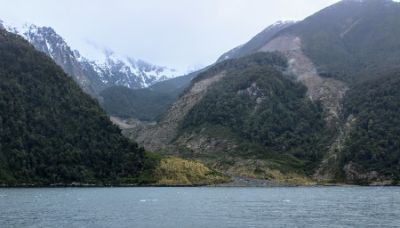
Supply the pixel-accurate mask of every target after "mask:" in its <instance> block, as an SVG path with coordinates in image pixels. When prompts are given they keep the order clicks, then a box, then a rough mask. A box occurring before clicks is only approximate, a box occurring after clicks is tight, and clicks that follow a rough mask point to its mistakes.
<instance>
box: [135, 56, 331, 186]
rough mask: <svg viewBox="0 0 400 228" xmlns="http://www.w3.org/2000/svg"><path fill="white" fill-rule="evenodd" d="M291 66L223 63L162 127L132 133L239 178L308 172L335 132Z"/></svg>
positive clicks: (273, 61) (197, 82) (279, 61)
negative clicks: (242, 175)
mask: <svg viewBox="0 0 400 228" xmlns="http://www.w3.org/2000/svg"><path fill="white" fill-rule="evenodd" d="M286 69H287V60H286V59H285V58H284V57H283V56H281V55H278V54H274V53H258V54H255V55H251V56H248V57H244V58H241V59H237V60H229V61H225V62H221V63H219V64H216V65H215V66H214V67H211V68H210V69H209V70H207V71H205V72H203V73H201V74H199V76H198V77H196V78H195V79H194V80H193V81H192V85H191V86H190V87H189V88H188V89H187V90H186V92H185V93H184V94H183V95H182V96H181V97H180V98H179V99H178V101H177V102H176V103H175V104H174V105H173V106H172V107H171V109H170V110H169V112H168V113H167V114H166V115H165V116H164V118H163V119H162V120H161V121H160V123H159V124H158V125H156V126H150V127H147V128H146V127H145V128H142V129H139V130H138V129H135V130H136V132H135V130H133V132H131V133H130V134H131V136H132V137H134V138H136V139H137V140H138V142H140V143H143V144H144V145H146V147H147V148H150V149H152V150H155V151H164V153H167V154H175V155H176V154H178V155H180V156H184V157H190V158H195V159H200V160H202V161H204V162H206V164H209V165H211V166H212V167H215V168H217V169H219V170H222V171H225V172H230V173H231V174H233V175H239V173H242V171H243V170H246V171H243V172H247V174H248V175H250V176H256V177H262V178H271V177H272V176H279V175H281V174H282V173H284V175H289V173H291V174H299V175H300V176H305V175H309V174H311V173H312V171H313V170H314V169H315V167H316V165H317V164H318V161H319V160H320V159H321V157H322V154H321V151H322V150H321V148H323V146H325V145H326V143H327V140H328V139H327V137H326V136H327V135H328V133H327V134H324V133H326V130H325V121H324V118H323V115H322V113H323V110H322V108H321V106H320V105H319V103H318V102H317V103H314V102H312V101H311V100H310V99H308V97H307V96H306V92H307V90H306V87H304V86H303V85H301V84H300V83H298V82H295V81H293V80H292V78H291V77H293V76H292V75H290V74H286V73H283V72H285V71H286ZM234 166H237V167H239V166H240V167H242V168H240V170H239V169H237V170H232V169H231V167H234ZM241 170H242V171H241ZM231 171H232V172H231ZM277 173H281V174H279V175H278V174H277ZM284 175H283V176H284Z"/></svg>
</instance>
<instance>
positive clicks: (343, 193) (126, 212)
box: [0, 187, 400, 228]
mask: <svg viewBox="0 0 400 228" xmlns="http://www.w3.org/2000/svg"><path fill="white" fill-rule="evenodd" d="M0 227H2V228H3V227H5V228H7V227H96V228H97V227H107V228H108V227H139V228H140V227H166V228H169V227H171V228H172V227H173V228H175V227H177V228H179V227H400V188H399V187H311V188H307V187H298V188H150V187H149V188H9V189H7V188H4V189H0Z"/></svg>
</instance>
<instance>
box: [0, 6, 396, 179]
mask: <svg viewBox="0 0 400 228" xmlns="http://www.w3.org/2000/svg"><path fill="white" fill-rule="evenodd" d="M399 38H400V3H398V2H395V1H392V0H363V1H358V0H343V1H340V2H338V3H336V4H334V5H332V6H329V7H327V8H325V9H323V10H321V11H319V12H317V13H315V14H313V15H311V16H309V17H307V18H306V19H304V20H302V21H297V22H278V23H275V24H273V25H270V26H268V27H267V28H266V29H265V30H263V31H261V32H260V33H259V34H257V35H256V36H255V37H254V38H253V39H251V40H250V41H248V42H247V43H245V44H243V45H240V46H238V47H236V48H233V49H232V50H230V51H227V52H226V53H224V54H222V55H221V57H220V58H219V59H218V60H217V61H216V62H215V63H214V64H212V65H210V66H207V67H205V68H203V69H200V70H198V71H195V72H191V73H189V74H186V75H183V74H180V73H178V72H176V71H175V70H173V69H170V68H168V67H161V66H157V65H154V64H150V63H146V62H144V61H142V60H137V59H135V58H132V57H120V56H117V55H116V54H112V53H109V55H107V56H106V57H105V60H104V62H99V61H97V62H96V61H92V60H89V59H87V58H85V57H83V56H81V55H80V54H79V52H78V51H74V50H73V49H72V48H71V47H69V46H68V44H67V43H66V42H65V41H64V40H63V38H62V37H61V36H59V35H58V34H57V33H56V32H55V31H54V30H53V29H52V28H48V27H37V26H34V25H32V26H28V27H25V30H24V29H22V28H19V29H18V28H15V27H12V26H11V27H10V26H7V25H0V51H1V52H0V76H1V79H2V80H1V82H0V88H1V90H0V136H1V138H0V140H1V141H0V185H4V186H14V185H16V186H20V185H73V184H76V185H80V184H88V185H165V186H175V185H178V186H181V185H189V186H191V185H224V186H226V185H233V186H238V185H240V186H242V185H245V186H246V185H250V186H271V185H273V186H280V185H317V184H327V185H330V184H359V185H398V184H399V180H400V117H399V115H398V114H399V112H400V89H399V88H400V39H399ZM117 126H118V127H119V128H118V127H117Z"/></svg>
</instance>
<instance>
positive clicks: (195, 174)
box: [139, 152, 230, 186]
mask: <svg viewBox="0 0 400 228" xmlns="http://www.w3.org/2000/svg"><path fill="white" fill-rule="evenodd" d="M229 180H230V178H229V177H228V176H225V175H223V174H221V173H219V172H217V171H215V170H212V169H210V168H208V167H207V166H205V165H204V164H203V163H200V162H198V161H193V160H185V159H182V158H178V157H163V156H161V155H158V154H154V153H150V152H146V156H145V169H144V172H143V174H142V175H141V177H140V179H139V182H140V183H141V184H149V185H177V186H180V185H212V184H219V183H224V182H228V181H229Z"/></svg>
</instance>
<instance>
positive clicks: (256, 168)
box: [221, 159, 316, 185]
mask: <svg viewBox="0 0 400 228" xmlns="http://www.w3.org/2000/svg"><path fill="white" fill-rule="evenodd" d="M221 169H224V167H221ZM227 173H229V174H230V175H232V176H240V177H249V178H255V179H263V180H270V181H274V182H277V183H282V184H294V185H315V184H316V182H315V181H313V180H312V179H311V178H310V177H308V176H307V175H305V174H301V173H300V172H295V171H294V170H284V169H282V168H280V169H279V167H276V166H274V164H272V163H271V162H270V161H267V160H255V159H248V160H237V161H236V162H235V163H234V164H231V165H230V166H229V168H228V170H227Z"/></svg>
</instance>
